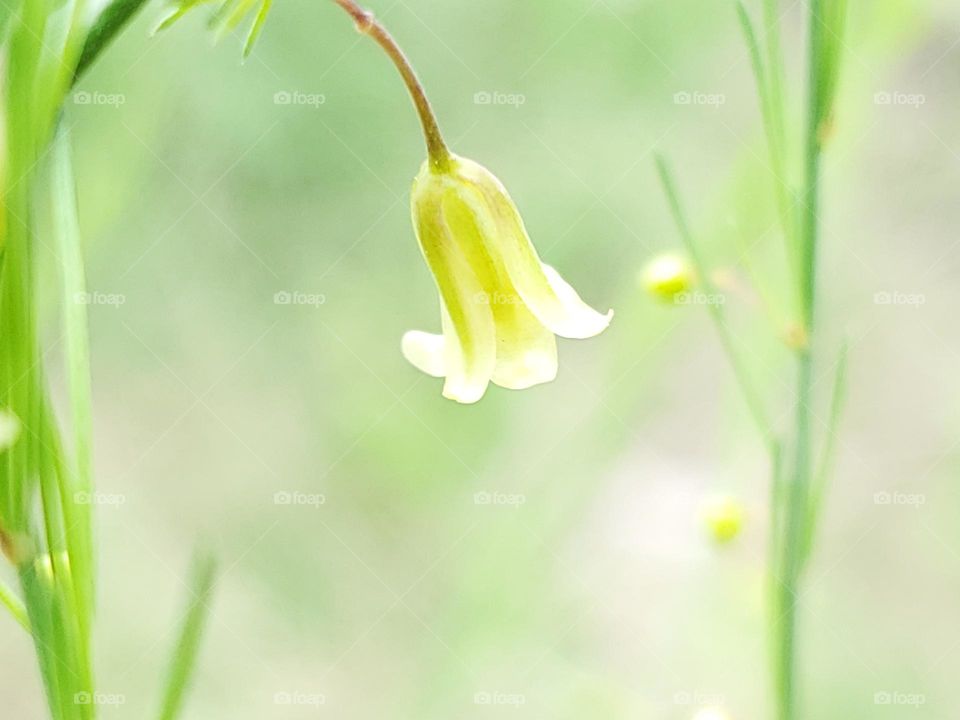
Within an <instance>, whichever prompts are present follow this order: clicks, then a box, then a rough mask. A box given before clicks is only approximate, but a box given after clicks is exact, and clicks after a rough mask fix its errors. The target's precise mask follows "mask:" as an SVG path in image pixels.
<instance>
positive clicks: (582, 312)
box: [457, 158, 613, 339]
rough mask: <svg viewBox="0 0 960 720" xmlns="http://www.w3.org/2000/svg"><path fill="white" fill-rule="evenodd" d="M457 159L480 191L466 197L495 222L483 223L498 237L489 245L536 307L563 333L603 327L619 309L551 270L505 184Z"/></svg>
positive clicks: (584, 334) (486, 232)
mask: <svg viewBox="0 0 960 720" xmlns="http://www.w3.org/2000/svg"><path fill="white" fill-rule="evenodd" d="M457 162H458V170H459V171H460V172H461V173H462V174H463V175H464V177H466V178H467V179H468V180H469V181H470V182H471V184H472V187H473V189H475V191H476V193H475V194H474V193H468V192H467V193H463V199H464V201H466V202H468V203H471V204H472V205H473V206H474V212H475V214H476V216H477V217H478V218H479V219H480V221H481V222H490V223H492V224H493V225H494V226H493V227H488V228H483V229H482V235H483V237H484V239H490V240H495V242H488V249H489V251H490V253H491V254H492V255H495V256H497V257H498V258H499V260H500V263H501V264H502V265H503V266H504V267H505V268H506V269H507V272H508V273H509V275H510V281H511V283H512V284H513V286H514V287H515V288H516V289H517V292H518V293H519V295H520V297H522V298H523V301H524V303H526V305H527V307H529V308H530V311H531V312H532V313H533V314H534V315H535V316H536V317H537V319H538V320H540V322H541V323H543V324H544V325H546V327H547V328H548V329H549V330H551V331H552V332H554V333H556V334H557V335H560V336H561V337H566V338H578V339H582V338H589V337H593V336H594V335H598V334H600V333H601V332H603V331H604V330H605V329H606V328H607V326H608V325H609V324H610V320H611V318H612V317H613V311H612V310H611V311H609V312H608V313H607V314H605V315H604V314H602V313H599V312H597V311H596V310H594V309H593V308H592V307H590V306H589V305H587V304H586V303H585V302H583V300H581V299H580V296H579V295H578V294H577V292H576V291H575V290H574V289H573V288H572V287H571V286H570V285H569V284H568V283H566V282H565V281H564V280H563V279H562V278H561V277H560V275H559V274H558V273H556V271H552V272H548V271H547V266H545V265H544V264H543V263H542V262H541V261H540V257H539V256H538V255H537V251H536V248H534V246H533V243H532V242H531V241H530V236H529V235H528V234H527V230H526V228H525V227H524V225H523V219H522V218H521V217H520V213H519V211H518V210H517V207H516V205H514V203H513V200H511V199H510V195H509V193H507V189H506V188H505V187H504V186H503V184H502V183H501V182H500V181H499V180H498V179H497V178H496V177H495V176H494V175H493V174H491V173H490V171H488V170H487V169H486V168H484V167H483V166H482V165H479V164H478V163H475V162H473V161H471V160H466V159H463V158H457Z"/></svg>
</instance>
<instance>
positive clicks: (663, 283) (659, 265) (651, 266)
mask: <svg viewBox="0 0 960 720" xmlns="http://www.w3.org/2000/svg"><path fill="white" fill-rule="evenodd" d="M640 282H641V284H642V285H643V288H644V289H645V290H646V291H647V292H648V293H650V295H652V296H653V297H655V298H657V299H658V300H662V301H663V302H667V303H672V302H674V301H675V300H676V298H677V296H678V295H680V294H682V293H685V292H689V291H690V289H691V288H692V287H693V285H694V276H693V269H692V268H691V267H690V264H689V263H688V262H687V260H686V258H684V257H683V256H682V255H676V254H673V253H667V254H664V255H658V256H657V257H655V258H653V260H651V261H650V262H648V263H647V265H646V267H644V269H643V272H642V274H641V278H640Z"/></svg>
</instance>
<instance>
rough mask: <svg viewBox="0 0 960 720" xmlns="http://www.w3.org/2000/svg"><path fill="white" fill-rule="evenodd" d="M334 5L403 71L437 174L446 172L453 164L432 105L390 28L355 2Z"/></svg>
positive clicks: (347, 0)
mask: <svg viewBox="0 0 960 720" xmlns="http://www.w3.org/2000/svg"><path fill="white" fill-rule="evenodd" d="M334 2H336V3H337V5H339V6H340V7H342V8H343V9H344V10H346V11H347V13H348V14H349V15H350V17H352V18H353V21H354V23H356V26H357V30H358V31H359V32H361V33H363V34H365V35H369V36H370V37H371V38H373V40H374V41H376V43H377V44H378V45H379V46H380V47H381V48H383V50H384V52H386V53H387V55H388V56H389V57H390V59H391V60H392V61H393V64H394V65H396V67H397V70H399V71H400V76H401V77H402V78H403V82H404V84H405V85H406V86H407V90H408V91H409V92H410V97H411V98H413V104H414V105H415V106H416V108H417V114H418V115H419V116H420V124H421V125H422V126H423V135H424V138H425V140H426V143H427V153H428V154H429V157H430V163H431V165H432V166H433V168H434V169H435V170H437V171H440V172H442V171H444V170H446V169H447V168H448V167H449V165H450V151H449V150H448V149H447V145H446V143H445V142H444V140H443V136H442V135H441V134H440V126H439V124H438V123H437V116H436V115H435V114H434V112H433V108H431V106H430V101H429V100H428V99H427V94H426V92H425V91H424V89H423V84H422V83H421V82H420V79H419V78H418V77H417V73H416V71H415V70H414V69H413V65H412V64H411V63H410V61H409V60H408V59H407V56H406V55H405V54H404V52H403V50H401V49H400V46H399V45H398V44H397V41H396V40H394V39H393V37H392V36H391V35H390V33H389V32H387V29H386V28H385V27H384V26H383V25H381V24H380V23H379V22H378V21H377V20H376V18H374V16H373V13H371V12H369V11H367V10H364V9H363V8H361V7H360V6H359V5H357V3H356V2H354V0H334Z"/></svg>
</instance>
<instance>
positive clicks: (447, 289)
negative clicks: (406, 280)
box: [412, 175, 496, 403]
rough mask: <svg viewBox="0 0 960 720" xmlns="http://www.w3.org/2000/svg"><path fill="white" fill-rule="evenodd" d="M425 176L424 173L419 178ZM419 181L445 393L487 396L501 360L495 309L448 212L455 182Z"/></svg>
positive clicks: (468, 398)
mask: <svg viewBox="0 0 960 720" xmlns="http://www.w3.org/2000/svg"><path fill="white" fill-rule="evenodd" d="M420 179H421V178H418V181H419V180H420ZM422 181H423V184H422V185H421V184H420V183H419V182H418V184H415V186H414V193H413V198H412V200H413V202H412V205H413V218H414V226H415V228H416V231H417V239H418V240H419V242H420V249H421V251H422V252H423V256H424V259H426V261H427V265H429V266H430V270H431V272H432V273H433V277H434V280H435V281H436V283H437V289H438V290H439V291H440V297H441V300H442V302H441V305H442V307H443V334H444V339H445V343H444V362H445V370H446V378H447V381H446V383H445V384H444V388H443V395H444V397H447V398H450V399H452V400H456V401H457V402H461V403H474V402H477V401H478V400H479V399H480V398H481V397H483V394H484V392H486V389H487V385H488V384H489V382H490V378H491V376H492V375H493V368H494V364H495V362H496V343H495V339H494V324H493V313H492V312H491V310H490V306H489V304H487V303H486V302H483V301H482V300H483V297H484V291H483V286H482V285H481V283H480V280H479V279H478V277H477V274H476V273H475V272H474V268H473V266H472V265H471V263H470V262H468V259H467V257H465V255H464V252H463V248H462V246H461V245H460V244H459V243H458V242H457V238H456V232H455V229H451V228H449V227H448V226H447V224H446V223H445V222H444V218H443V202H442V201H443V197H444V195H446V194H447V192H449V190H450V188H449V185H448V184H447V183H446V182H445V181H444V178H443V177H442V176H436V177H432V176H429V175H428V176H426V177H422Z"/></svg>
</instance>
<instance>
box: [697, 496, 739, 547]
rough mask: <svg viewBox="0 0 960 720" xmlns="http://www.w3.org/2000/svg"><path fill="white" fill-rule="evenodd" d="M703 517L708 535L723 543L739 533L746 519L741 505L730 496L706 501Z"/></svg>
mask: <svg viewBox="0 0 960 720" xmlns="http://www.w3.org/2000/svg"><path fill="white" fill-rule="evenodd" d="M703 517H704V521H705V522H706V525H707V531H708V532H709V533H710V537H711V538H713V540H714V541H715V542H717V543H719V544H721V545H723V544H726V543H728V542H730V541H731V540H733V539H734V538H736V537H737V535H739V534H740V531H741V530H742V529H743V523H744V520H745V519H746V511H745V510H744V509H743V505H741V504H740V503H739V502H737V501H736V500H735V499H733V498H732V497H729V496H723V497H718V498H714V499H712V500H710V502H708V503H707V505H706V508H705V509H704V514H703Z"/></svg>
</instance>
